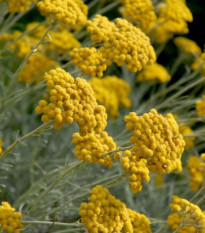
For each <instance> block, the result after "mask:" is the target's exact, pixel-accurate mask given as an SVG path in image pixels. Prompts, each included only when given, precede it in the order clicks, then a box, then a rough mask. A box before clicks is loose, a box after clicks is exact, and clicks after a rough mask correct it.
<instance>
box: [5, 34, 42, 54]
mask: <svg viewBox="0 0 205 233" xmlns="http://www.w3.org/2000/svg"><path fill="white" fill-rule="evenodd" d="M21 35H22V33H21V32H20V31H14V32H13V33H11V34H9V33H4V34H2V35H0V43H2V42H3V43H5V42H8V43H10V42H12V41H15V40H16V39H17V38H18V37H20V36H21ZM37 43H38V40H37V39H36V38H33V37H31V36H29V35H25V36H23V37H22V38H20V39H18V40H17V41H15V42H14V43H11V45H10V46H9V49H11V50H12V51H15V52H16V55H17V57H19V58H23V57H26V56H27V55H28V54H29V53H30V52H31V50H32V48H33V46H34V45H36V44H37ZM40 47H41V46H40Z"/></svg>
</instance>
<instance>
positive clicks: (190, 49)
mask: <svg viewBox="0 0 205 233" xmlns="http://www.w3.org/2000/svg"><path fill="white" fill-rule="evenodd" d="M174 44H175V45H176V46H177V48H178V49H179V50H180V51H181V52H183V53H186V54H188V55H197V56H200V55H201V53H202V52H201V48H200V47H199V46H198V45H197V43H196V42H195V41H193V40H190V39H187V38H185V37H182V36H179V37H176V38H174Z"/></svg>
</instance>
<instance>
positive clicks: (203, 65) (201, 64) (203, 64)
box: [191, 53, 205, 75]
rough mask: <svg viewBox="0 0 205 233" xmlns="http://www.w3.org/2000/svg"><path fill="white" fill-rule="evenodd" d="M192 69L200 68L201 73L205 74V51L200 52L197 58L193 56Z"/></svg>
mask: <svg viewBox="0 0 205 233" xmlns="http://www.w3.org/2000/svg"><path fill="white" fill-rule="evenodd" d="M191 68H192V70H197V69H200V72H201V74H202V75H205V53H202V54H201V56H200V57H199V58H195V60H194V62H193V64H192V65H191Z"/></svg>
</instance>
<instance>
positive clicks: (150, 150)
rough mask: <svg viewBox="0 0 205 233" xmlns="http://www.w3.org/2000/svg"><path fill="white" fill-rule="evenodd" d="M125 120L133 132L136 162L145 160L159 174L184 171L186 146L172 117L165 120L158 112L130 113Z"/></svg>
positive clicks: (169, 115) (127, 126)
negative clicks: (182, 161)
mask: <svg viewBox="0 0 205 233" xmlns="http://www.w3.org/2000/svg"><path fill="white" fill-rule="evenodd" d="M124 120H125V122H126V128H127V129H128V130H132V132H133V135H132V136H131V137H130V142H131V143H132V144H134V145H133V146H132V150H133V152H134V154H135V156H136V161H140V160H141V159H146V160H147V166H148V168H149V169H150V170H151V171H153V172H156V173H158V174H163V173H169V172H171V171H174V170H178V171H181V169H182V166H181V156H182V153H183V151H184V146H185V142H184V140H183V137H182V135H181V134H180V133H179V126H178V124H177V122H176V121H175V119H174V116H173V115H172V114H171V113H169V114H167V115H166V116H165V117H164V116H162V115H161V114H158V112H157V111H156V110H155V109H152V110H151V111H150V112H149V113H145V114H143V115H142V116H137V114H136V113H135V112H131V113H130V114H129V115H128V116H125V118H124Z"/></svg>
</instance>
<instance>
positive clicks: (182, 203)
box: [167, 196, 205, 233]
mask: <svg viewBox="0 0 205 233" xmlns="http://www.w3.org/2000/svg"><path fill="white" fill-rule="evenodd" d="M170 208H171V210H172V214H171V215H169V216H168V220H167V224H168V225H169V227H170V228H171V229H172V230H173V231H175V230H176V229H177V228H178V227H180V226H181V225H182V227H180V228H179V229H178V231H177V232H178V233H187V232H190V233H191V232H193V233H197V232H201V233H204V229H205V214H204V213H203V211H202V210H201V209H200V208H199V207H198V206H197V205H195V204H193V203H191V202H189V201H188V200H186V199H182V198H180V197H178V196H173V202H172V203H171V204H170ZM183 225H184V226H183Z"/></svg>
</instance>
